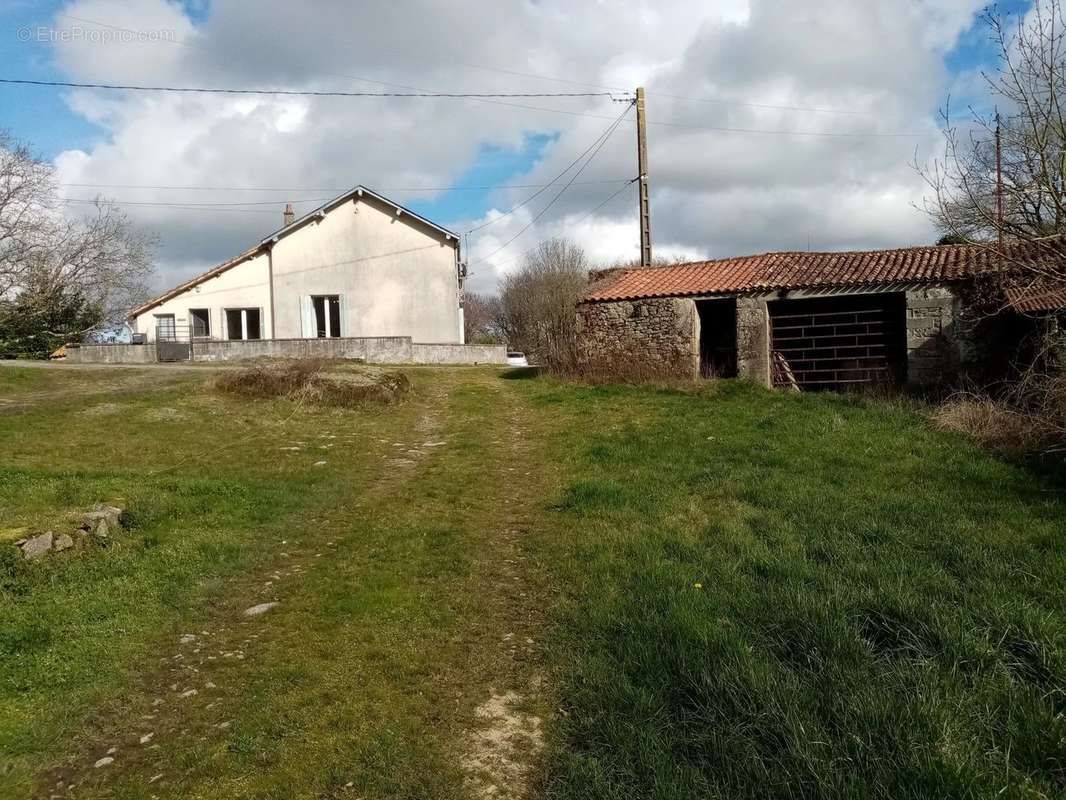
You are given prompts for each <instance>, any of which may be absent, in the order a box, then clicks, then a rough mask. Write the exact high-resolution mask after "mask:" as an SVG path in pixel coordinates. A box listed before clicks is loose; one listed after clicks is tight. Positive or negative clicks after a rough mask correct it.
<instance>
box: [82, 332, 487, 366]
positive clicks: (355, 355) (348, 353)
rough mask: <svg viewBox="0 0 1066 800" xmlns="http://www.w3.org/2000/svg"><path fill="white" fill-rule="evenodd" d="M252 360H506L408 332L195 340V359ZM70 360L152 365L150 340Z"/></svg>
mask: <svg viewBox="0 0 1066 800" xmlns="http://www.w3.org/2000/svg"><path fill="white" fill-rule="evenodd" d="M253 358H345V359H359V360H361V361H364V362H366V363H367V364H442V365H444V364H490V365H499V366H502V365H504V364H506V363H507V348H506V347H504V346H502V345H463V344H421V343H417V342H412V341H411V337H409V336H376V337H365V338H357V339H356V338H352V339H258V340H254V341H214V340H210V341H207V340H199V341H197V342H195V343H194V344H193V357H192V360H193V361H194V362H201V363H203V362H207V363H210V362H222V361H245V360H248V359H253ZM67 361H68V362H70V363H73V364H152V363H155V361H156V348H155V345H154V344H86V345H79V346H74V345H71V346H69V347H68V348H67Z"/></svg>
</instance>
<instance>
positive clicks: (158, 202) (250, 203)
mask: <svg viewBox="0 0 1066 800" xmlns="http://www.w3.org/2000/svg"><path fill="white" fill-rule="evenodd" d="M62 199H63V202H71V203H95V202H98V201H99V202H101V203H118V204H121V205H125V206H202V207H205V208H219V207H224V206H281V205H285V203H286V202H292V203H325V202H327V201H329V200H332V199H333V198H332V197H304V198H301V199H299V200H292V201H286V200H243V201H240V202H236V203H196V202H183V201H178V200H170V201H168V200H116V199H114V198H111V197H100V198H89V197H64V198H62Z"/></svg>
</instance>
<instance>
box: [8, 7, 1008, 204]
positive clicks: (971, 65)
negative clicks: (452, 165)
mask: <svg viewBox="0 0 1066 800" xmlns="http://www.w3.org/2000/svg"><path fill="white" fill-rule="evenodd" d="M63 5H64V3H63V2H61V0H44V2H28V1H20V0H11V1H10V2H6V3H4V4H3V5H2V6H0V28H2V30H3V32H4V33H3V35H2V36H0V67H2V68H3V73H4V74H6V75H8V76H11V77H19V78H28V79H32V80H63V79H64V78H68V77H69V76H65V75H63V74H62V72H60V71H59V70H58V69H56V68H55V66H54V64H53V61H52V57H51V56H52V54H51V46H50V45H49V44H47V43H43V42H39V41H35V40H33V39H36V37H37V28H38V27H45V28H47V27H48V26H50V25H51V24H53V22H54V21H55V14H56V13H58V12H59V11H60V10H61V8H62V6H63ZM183 5H184V7H185V8H186V10H187V13H189V14H190V16H191V17H192V18H193V20H194V21H197V22H200V21H203V19H205V18H206V16H207V14H208V13H209V7H208V5H207V3H206V2H191V3H184V4H183ZM1028 6H1029V3H1028V2H1026V0H1006V2H1002V3H1000V6H999V7H1000V8H1001V9H1002V10H1003V11H1005V12H1007V13H1020V12H1023V11H1024V10H1025V9H1026V8H1028ZM69 24H76V23H69ZM21 31H30V32H31V41H29V42H24V41H20V39H22V38H25V34H23V33H21ZM993 57H994V50H993V48H992V46H991V45H990V43H989V42H988V41H987V36H986V35H985V33H984V31H983V30H982V29H981V28H980V27H979V26H977V25H974V26H973V27H972V28H971V29H970V30H969V31H968V32H967V33H965V34H964V35H963V36H962V37H960V39H959V43H958V46H957V47H956V48H955V49H954V50H952V51H951V52H950V53H948V54H947V56H946V59H945V62H946V64H947V66H948V68H949V70H950V72H951V73H952V74H959V73H962V72H965V71H967V70H973V69H980V68H981V67H982V66H986V65H988V64H989V63H990V60H991V59H992V58H993ZM0 93H2V96H3V108H4V112H3V115H2V118H0V124H2V125H3V126H4V127H6V128H8V129H9V130H11V131H12V132H13V133H14V135H15V136H16V137H17V138H20V139H23V140H26V141H28V142H31V143H32V145H33V146H34V148H36V149H37V150H38V151H39V152H40V153H41V154H43V155H44V156H45V157H46V158H53V157H55V155H57V154H58V153H60V152H62V151H64V150H70V149H82V150H85V149H88V148H89V147H90V146H91V145H92V144H93V143H94V142H96V141H99V140H100V139H101V138H102V137H106V136H107V131H105V130H103V129H101V128H99V127H97V126H95V125H93V124H92V123H90V122H88V121H86V120H85V119H84V118H83V117H81V116H79V115H78V114H76V113H74V112H73V111H71V110H70V108H69V107H68V106H67V104H66V103H65V102H64V100H63V94H64V93H63V90H60V89H43V88H39V87H28V86H27V87H23V86H6V87H0ZM967 99H969V98H967ZM953 102H954V101H953ZM555 138H556V136H555V135H550V134H537V135H530V136H527V137H526V138H525V141H524V142H523V145H522V146H521V147H518V148H504V147H498V146H492V145H483V146H482V147H481V148H480V149H479V151H478V154H477V158H476V159H475V160H474V162H473V163H471V164H470V165H469V166H468V167H467V168H466V170H465V171H464V172H463V174H462V175H461V177H460V178H459V179H458V180H457V181H455V185H463V186H468V185H470V186H481V185H498V184H506V183H507V182H508V181H510V180H512V179H513V178H514V177H515V176H520V175H523V174H525V173H527V172H528V171H529V169H530V167H531V166H532V165H533V164H534V163H535V162H536V160H537V159H538V158H539V157H540V156H541V155H542V154H543V152H544V148H545V147H546V146H548V145H549V144H550V143H551V142H552V141H554V139H555ZM490 196H491V192H489V191H486V190H480V191H458V192H449V193H446V194H442V195H439V196H437V197H436V198H434V199H433V200H430V201H426V200H414V201H411V202H410V203H409V205H411V206H412V208H413V210H415V211H417V212H418V213H420V214H423V215H425V216H428V217H430V218H433V219H440V220H443V221H444V222H445V224H449V223H451V222H452V221H455V220H459V219H474V218H477V217H478V216H480V215H481V214H483V213H484V212H485V211H486V210H487V209H488V208H489V207H490Z"/></svg>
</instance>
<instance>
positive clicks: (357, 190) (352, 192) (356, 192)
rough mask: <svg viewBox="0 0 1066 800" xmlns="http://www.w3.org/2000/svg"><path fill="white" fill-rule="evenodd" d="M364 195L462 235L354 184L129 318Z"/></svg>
mask: <svg viewBox="0 0 1066 800" xmlns="http://www.w3.org/2000/svg"><path fill="white" fill-rule="evenodd" d="M364 196H366V197H372V198H374V199H375V200H377V201H379V202H381V203H384V204H385V205H387V206H390V207H391V208H393V209H394V210H395V212H396V214H397V215H398V216H399V215H403V214H406V215H407V216H409V217H412V218H413V219H415V220H417V221H418V222H420V223H421V224H423V225H425V226H426V227H429V228H432V229H433V230H435V231H437V232H439V233H442V234H444V238H445V239H446V240H447V239H452V240H454V241H455V245H456V247H458V246H459V234H457V233H455V232H454V231H450V230H448V229H447V228H443V227H441V226H440V225H438V224H437V223H435V222H431V221H430V220H428V219H426V218H425V217H423V216H422V215H421V214H416V213H415V212H414V211H412V210H411V209H409V208H406V207H405V206H401V205H400V204H399V203H397V202H394V201H392V200H389V199H388V198H387V197H385V196H383V195H380V194H378V193H377V192H375V191H373V190H372V189H368V188H367V187H365V186H363V185H359V186H355V187H353V188H351V189H349V190H348V191H347V192H345V193H344V194H341V195H338V196H337V197H334V198H333V199H332V200H328V201H326V202H325V203H323V204H322V205H320V206H319V207H318V208H316V209H314V210H313V211H308V212H307V213H306V214H304V215H303V216H301V217H299V218H298V219H295V220H293V221H292V222H291V223H289V224H288V225H283V226H282V227H280V228H278V229H277V230H276V231H274V232H273V233H271V234H270V235H269V236H266V237H265V238H263V239H262V240H261V241H260V242H259V243H258V244H256V245H253V246H252V247H250V248H248V249H247V250H245V251H244V252H243V253H241V254H240V255H238V256H235V257H234V258H231V259H229V260H228V261H223V262H222V263H221V264H219V265H218V266H217V267H212V268H211V269H209V270H208V271H207V272H204V273H203V274H201V275H197V276H196V277H195V278H192V279H191V280H188V281H186V282H185V283H182V284H180V285H178V286H175V287H174V288H173V289H170V290H169V291H167V292H164V293H163V294H161V295H159V296H158V297H156V298H154V299H152V300H149V301H148V302H147V303H145V304H144V305H141V306H138V307H137V308H134V309H133V310H132V311H130V312H129V314H128V315H127V319H133V318H134V317H137V316H140V315H141V314H143V313H144V312H146V311H150V310H151V309H153V308H155V307H156V306H158V305H161V304H163V303H165V302H166V301H167V300H170V299H171V298H174V297H177V296H178V295H180V294H182V293H184V292H187V291H189V289H192V288H193V287H195V286H198V285H200V284H201V283H204V282H205V281H208V280H210V279H211V278H214V277H217V276H219V275H221V274H222V273H223V272H226V271H227V270H230V269H233V267H236V266H237V265H238V264H242V263H243V262H245V261H247V260H249V259H250V258H253V257H254V256H256V255H258V254H259V253H261V252H264V251H265V250H266V249H267V248H268V247H270V245H272V244H274V242H277V241H278V240H279V239H281V238H283V237H285V236H288V235H289V234H290V233H293V232H294V231H296V230H298V229H300V228H302V227H303V226H304V225H306V224H307V223H308V222H313V221H314V220H316V219H320V218H322V217H324V216H325V215H326V214H328V213H329V212H330V211H332V210H333V209H335V208H336V207H337V206H339V205H342V204H343V203H346V202H347V201H349V200H351V199H352V198H353V197H364Z"/></svg>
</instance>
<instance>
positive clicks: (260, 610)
mask: <svg viewBox="0 0 1066 800" xmlns="http://www.w3.org/2000/svg"><path fill="white" fill-rule="evenodd" d="M277 605H278V604H277V603H260V604H259V605H257V606H252V607H251V608H246V609H244V616H246V617H258V616H259V615H260V614H265V613H266V612H268V611H269V610H270V609H272V608H274V607H275V606H277Z"/></svg>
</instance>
